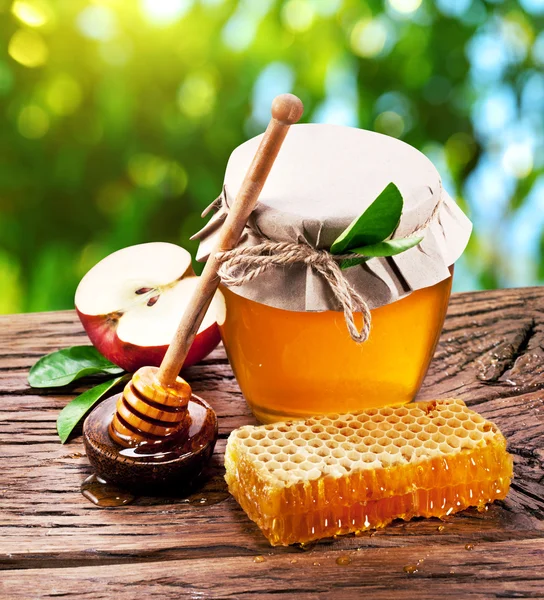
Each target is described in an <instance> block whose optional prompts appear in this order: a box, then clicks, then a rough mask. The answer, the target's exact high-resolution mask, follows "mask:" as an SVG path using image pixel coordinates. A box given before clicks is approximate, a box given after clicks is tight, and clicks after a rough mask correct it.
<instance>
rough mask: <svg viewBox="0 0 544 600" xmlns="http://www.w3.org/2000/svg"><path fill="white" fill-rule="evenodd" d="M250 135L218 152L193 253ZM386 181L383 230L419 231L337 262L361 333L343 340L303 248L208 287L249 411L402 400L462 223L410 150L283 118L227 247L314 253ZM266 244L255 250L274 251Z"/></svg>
mask: <svg viewBox="0 0 544 600" xmlns="http://www.w3.org/2000/svg"><path fill="white" fill-rule="evenodd" d="M259 141H260V138H259V137H258V138H254V139H252V140H249V141H248V142H246V143H245V144H243V145H242V146H240V147H239V148H237V149H236V150H235V151H234V152H233V154H232V155H231V158H230V160H229V164H228V166H227V172H226V176H225V187H224V190H223V194H222V195H221V197H220V198H219V199H218V201H216V202H215V203H214V207H215V208H216V209H217V212H216V214H215V215H214V217H213V218H212V220H211V221H210V223H208V225H207V226H206V227H205V228H204V229H203V230H202V232H201V233H200V234H199V235H198V237H199V238H200V240H201V246H200V251H199V257H200V258H204V257H205V256H206V254H207V252H209V249H210V247H211V246H212V245H213V238H214V233H215V232H216V231H217V229H218V227H219V226H220V224H221V222H222V220H223V219H224V217H225V215H226V213H227V212H228V207H229V205H230V204H231V202H234V199H235V197H236V193H237V191H238V189H239V187H240V184H241V181H242V179H243V175H244V173H245V171H246V169H247V166H248V165H249V163H250V161H251V158H252V156H253V154H254V153H255V150H256V148H257V145H258V143H259ZM390 183H394V184H395V186H396V188H398V190H399V191H400V194H401V195H402V199H403V205H402V216H401V218H400V222H399V223H398V225H397V226H396V228H395V229H394V232H393V234H392V236H391V238H392V239H405V238H407V236H408V237H409V236H410V235H413V233H414V232H417V233H418V235H419V236H420V238H421V241H420V242H419V243H418V244H417V245H415V246H414V247H412V248H410V249H408V250H406V251H404V252H402V253H399V254H396V255H390V256H375V257H373V258H368V259H366V260H365V261H364V262H361V263H360V264H356V265H354V266H350V267H347V268H345V269H344V270H342V277H345V279H346V282H347V283H348V284H349V286H350V289H353V290H355V291H356V292H357V293H358V294H360V296H362V297H363V298H364V300H365V303H366V306H367V307H368V309H370V316H371V320H370V325H371V328H370V332H369V335H368V338H367V339H366V340H365V341H362V342H357V341H354V339H352V337H353V336H352V335H350V332H349V331H348V328H347V327H346V319H345V315H344V312H343V311H342V306H341V305H340V304H339V297H338V290H336V289H335V288H334V286H331V282H330V280H328V279H327V277H324V276H323V272H321V271H320V270H319V269H316V268H315V265H313V264H312V255H311V254H310V257H309V258H308V259H307V260H305V261H302V262H300V263H296V262H295V263H288V264H272V265H271V266H270V267H269V268H265V269H262V268H259V267H258V265H256V267H255V268H256V269H257V270H258V271H259V273H258V274H257V276H255V277H253V278H248V279H247V280H244V281H243V282H242V283H241V285H229V286H226V285H223V286H222V290H223V293H224V295H225V300H226V304H227V313H226V320H225V322H224V323H223V325H222V326H221V334H222V338H223V342H224V345H225V348H226V351H227V355H228V358H229V361H230V364H231V365H232V368H233V370H234V374H235V376H236V378H237V380H238V383H239V385H240V388H241V390H242V393H243V395H244V397H245V399H246V401H247V402H248V404H249V406H250V407H251V409H252V411H253V413H254V414H255V416H256V417H257V419H259V420H260V421H262V422H265V423H267V422H273V421H278V420H286V419H293V418H295V419H296V418H306V417H308V416H312V415H321V414H327V413H347V412H354V411H357V410H362V409H366V408H370V407H377V406H383V405H399V404H405V403H408V402H411V401H412V400H413V399H414V398H415V396H416V394H417V392H418V390H419V388H420V386H421V384H422V382H423V378H424V376H425V373H426V371H427V369H428V367H429V364H430V362H431V359H432V356H433V353H434V350H435V347H436V344H437V341H438V338H439V336H440V332H441V329H442V326H443V322H444V318H445V315H446V310H447V306H448V301H449V297H450V292H451V285H452V274H453V263H454V262H455V260H456V259H457V258H458V257H459V255H460V254H461V252H462V250H463V249H464V247H465V246H466V243H467V241H468V237H469V235H470V230H471V226H470V222H469V221H468V219H467V218H466V217H465V216H464V214H463V213H462V212H461V210H460V209H459V208H458V207H457V205H456V204H455V203H454V202H453V200H452V199H451V198H450V197H449V196H448V195H447V194H446V193H445V192H444V190H443V189H442V186H441V181H440V177H439V175H438V173H437V171H436V169H435V168H434V166H433V165H432V163H431V162H430V161H429V160H428V159H427V158H426V157H425V156H424V155H423V154H421V153H420V152H418V151H417V150H415V149H414V148H412V147H411V146H408V145H407V144H405V143H403V142H400V141H398V140H396V139H393V138H389V137H387V136H383V135H380V134H376V133H372V132H368V131H364V130H360V129H354V128H347V127H338V126H329V125H295V126H293V127H291V130H290V132H289V134H288V136H287V138H286V140H285V142H284V145H283V147H282V150H281V152H280V154H279V156H278V158H277V160H276V163H275V165H274V167H273V169H272V171H271V173H270V176H269V178H268V180H267V182H266V184H265V186H264V188H263V191H262V193H261V196H260V199H259V204H258V206H257V208H256V209H255V211H254V213H253V214H252V216H251V218H250V221H249V223H248V226H247V228H246V231H245V234H244V236H243V238H242V240H241V243H240V246H241V247H252V246H253V247H257V248H260V247H261V246H262V244H263V243H264V244H267V243H271V244H276V243H278V244H281V243H285V244H290V245H292V244H298V245H300V244H302V245H304V246H305V247H307V248H310V249H311V250H310V252H313V251H314V250H315V251H316V252H317V253H321V254H319V255H318V254H316V255H315V256H316V261H317V260H318V258H319V257H320V256H322V253H323V252H325V253H331V252H332V250H331V247H334V246H333V242H334V241H335V240H337V239H338V237H339V235H341V234H342V232H344V231H345V230H346V228H349V226H350V224H352V223H353V222H354V220H356V219H357V217H358V216H359V215H361V214H362V213H363V212H365V210H367V209H368V208H369V206H370V205H371V204H372V203H373V201H374V200H375V199H376V198H377V197H378V196H379V195H380V192H381V191H382V190H383V189H384V188H385V187H386V186H387V185H388V184H390ZM289 247H292V246H289ZM271 248H272V250H270V251H269V252H268V254H270V253H272V254H273V253H274V252H275V246H272V247H271ZM278 248H280V251H283V248H284V247H283V246H281V247H278ZM260 264H262V263H259V265H260ZM354 320H355V325H356V326H357V327H358V328H359V329H361V327H362V325H363V316H362V314H361V313H359V312H356V313H355V314H354Z"/></svg>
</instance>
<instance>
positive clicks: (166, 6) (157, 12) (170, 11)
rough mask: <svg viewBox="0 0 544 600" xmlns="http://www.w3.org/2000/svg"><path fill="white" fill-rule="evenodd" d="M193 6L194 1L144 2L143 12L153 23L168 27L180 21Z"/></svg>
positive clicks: (167, 0)
mask: <svg viewBox="0 0 544 600" xmlns="http://www.w3.org/2000/svg"><path fill="white" fill-rule="evenodd" d="M192 4H193V2H192V0H142V11H143V13H144V15H145V16H146V18H147V19H148V20H149V21H150V22H151V23H153V24H155V25H168V24H170V23H174V22H175V21H177V20H178V19H180V18H181V17H182V16H183V15H184V14H185V13H186V12H187V11H188V10H189V9H190V8H191V6H192Z"/></svg>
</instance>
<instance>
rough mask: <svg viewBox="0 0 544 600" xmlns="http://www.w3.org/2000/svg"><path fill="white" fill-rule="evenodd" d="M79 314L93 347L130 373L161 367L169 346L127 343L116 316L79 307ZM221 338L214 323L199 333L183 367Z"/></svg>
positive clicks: (209, 349) (210, 348)
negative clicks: (82, 310)
mask: <svg viewBox="0 0 544 600" xmlns="http://www.w3.org/2000/svg"><path fill="white" fill-rule="evenodd" d="M76 312H77V314H78V317H79V319H80V321H81V323H82V325H83V327H84V329H85V331H86V332H87V335H88V336H89V339H90V340H91V343H92V344H93V346H94V347H95V348H96V349H97V350H98V351H99V352H100V354H102V355H103V356H105V357H106V358H107V359H108V360H111V362H112V363H115V364H116V365H117V366H119V367H121V368H122V369H124V370H125V371H128V372H129V373H133V372H134V371H137V370H138V369H139V368H140V367H146V366H151V367H158V366H160V364H161V362H162V359H163V358H164V355H165V354H166V350H167V349H168V346H167V345H165V346H135V345H134V344H131V343H129V342H124V341H123V340H121V339H119V337H118V335H117V317H116V316H115V315H85V314H83V313H81V312H80V311H79V310H78V309H77V308H76ZM220 341H221V335H220V333H219V326H218V325H217V323H213V324H212V325H210V326H209V327H208V328H207V329H205V330H204V331H201V332H200V333H198V334H197V336H196V338H195V340H194V342H193V344H192V346H191V349H190V350H189V354H188V355H187V358H186V359H185V362H184V363H183V368H184V369H185V368H187V367H190V366H191V365H194V364H196V363H198V362H200V361H201V360H202V359H203V358H205V357H206V356H208V354H210V352H211V351H212V350H214V349H215V348H216V347H217V345H218V344H219V342H220Z"/></svg>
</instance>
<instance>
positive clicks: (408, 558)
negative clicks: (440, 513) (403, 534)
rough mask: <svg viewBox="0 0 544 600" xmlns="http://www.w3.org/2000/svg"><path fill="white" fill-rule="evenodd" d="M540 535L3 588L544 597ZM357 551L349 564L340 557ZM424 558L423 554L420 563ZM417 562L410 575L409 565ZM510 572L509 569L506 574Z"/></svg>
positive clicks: (45, 578)
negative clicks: (468, 546)
mask: <svg viewBox="0 0 544 600" xmlns="http://www.w3.org/2000/svg"><path fill="white" fill-rule="evenodd" d="M542 550H543V546H542V543H541V542H540V541H531V540H526V541H521V542H502V543H495V544H491V543H483V544H480V545H476V546H474V547H473V548H472V549H471V550H466V549H465V546H464V545H459V544H456V545H454V546H446V547H444V546H439V547H436V546H435V547H433V546H427V545H420V546H410V547H408V548H364V547H361V548H355V549H352V550H350V551H340V552H338V551H334V550H330V549H327V550H325V551H320V550H318V549H317V548H316V549H314V550H312V551H310V552H308V553H305V554H300V553H299V554H297V555H291V556H285V555H283V556H269V555H267V554H264V555H263V558H264V559H265V560H264V562H254V558H255V557H254V556H236V557H209V558H204V559H198V560H195V559H189V560H182V561H180V560H167V561H162V562H152V563H148V564H143V565H142V564H140V565H133V564H132V565H131V564H127V565H110V566H107V565H102V566H100V567H96V566H94V567H80V568H58V569H29V570H27V571H24V572H21V571H12V572H4V573H3V574H2V579H1V581H0V591H2V593H3V594H4V595H5V596H4V597H7V598H12V599H13V600H16V599H25V600H27V599H28V598H51V597H58V596H65V595H66V596H70V595H75V594H77V597H78V598H92V599H93V600H100V599H108V600H109V599H110V598H116V599H117V600H124V599H126V600H133V599H134V598H139V597H142V598H161V599H169V598H172V599H176V600H177V599H178V598H180V597H191V598H225V599H226V598H235V599H239V598H263V597H268V596H272V595H277V594H278V593H279V592H280V591H281V590H284V591H287V592H288V593H289V594H292V595H293V597H296V598H302V599H310V598H316V597H317V596H318V595H319V598H334V599H335V600H336V599H338V598H341V599H342V600H344V599H349V598H361V597H363V595H364V596H365V597H369V598H377V599H380V598H386V599H389V598H391V597H393V593H394V597H395V598H399V599H407V600H408V599H410V600H411V599H413V598H416V597H417V598H422V599H425V598H432V599H436V598H439V597H441V596H444V597H446V598H448V597H449V598H485V599H490V598H542V592H543V590H544V573H543V572H542V568H541V567H542ZM340 557H341V558H346V557H349V559H350V560H351V563H350V564H349V565H347V566H341V565H338V564H337V562H336V560H337V559H338V558H340ZM418 561H421V562H419V564H418ZM411 566H412V567H413V566H417V572H414V573H412V574H408V573H406V572H405V571H404V567H411ZM499 574H503V575H504V577H499V576H498V575H499Z"/></svg>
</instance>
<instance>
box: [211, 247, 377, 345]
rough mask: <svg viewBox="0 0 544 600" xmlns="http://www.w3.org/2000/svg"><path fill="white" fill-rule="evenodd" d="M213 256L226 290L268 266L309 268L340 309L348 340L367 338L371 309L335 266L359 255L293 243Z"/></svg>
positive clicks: (249, 279) (233, 251)
mask: <svg viewBox="0 0 544 600" xmlns="http://www.w3.org/2000/svg"><path fill="white" fill-rule="evenodd" d="M215 256H216V258H217V260H218V261H219V262H220V263H221V266H220V267H219V270H218V275H219V277H220V278H221V281H222V282H223V283H224V284H225V285H226V286H229V287H232V286H238V285H244V284H246V283H249V282H250V281H253V280H254V279H256V278H257V277H259V275H261V274H262V273H263V272H264V271H266V270H267V269H268V268H270V267H271V266H289V265H294V264H305V265H308V266H310V267H311V268H312V269H314V270H315V271H317V272H318V273H319V274H320V275H321V276H322V277H323V279H325V281H326V282H327V283H328V284H329V286H330V287H331V289H332V291H333V294H334V296H335V297H336V299H337V300H338V302H339V304H340V305H341V306H342V310H343V312H344V318H345V320H346V325H347V328H348V331H349V334H350V336H351V339H352V340H353V341H355V342H357V343H359V344H360V343H363V342H366V340H367V339H368V336H369V334H370V323H371V319H372V317H371V314H370V309H369V307H368V304H367V303H366V301H365V299H364V298H363V297H362V296H361V295H360V294H359V293H358V292H357V291H356V290H355V289H354V288H353V286H352V285H351V284H350V283H349V281H348V280H347V279H346V278H345V277H344V275H343V273H342V270H341V269H340V266H339V264H338V263H339V262H341V261H343V260H346V259H348V258H355V257H357V258H361V257H360V255H358V254H335V255H333V254H330V252H327V251H326V250H317V249H316V248H312V247H311V246H308V245H305V244H295V243H292V242H262V243H260V244H257V245H255V246H248V247H237V248H233V249H232V250H228V251H226V252H218V253H217V254H216V255H215ZM354 312H360V313H362V316H363V324H362V327H361V329H360V330H359V329H358V328H357V325H356V324H355V319H354V317H353V313H354Z"/></svg>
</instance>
